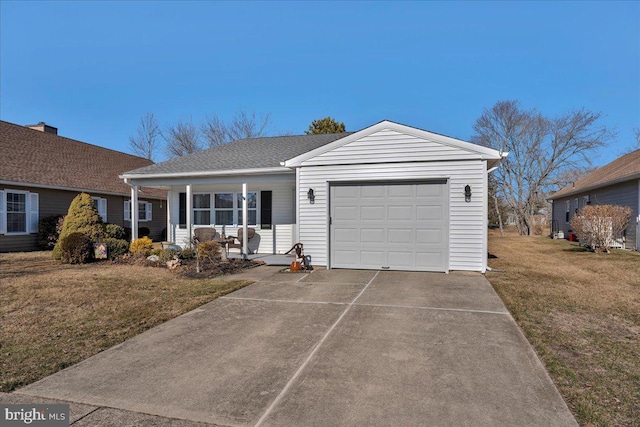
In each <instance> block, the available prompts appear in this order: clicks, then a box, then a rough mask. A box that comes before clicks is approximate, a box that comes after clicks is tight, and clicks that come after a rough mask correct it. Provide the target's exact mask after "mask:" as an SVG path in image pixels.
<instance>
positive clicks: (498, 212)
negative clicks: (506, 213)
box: [493, 194, 504, 237]
mask: <svg viewBox="0 0 640 427" xmlns="http://www.w3.org/2000/svg"><path fill="white" fill-rule="evenodd" d="M493 203H494V206H495V208H496V213H497V214H498V225H499V226H500V236H502V237H504V226H503V225H502V215H500V207H499V206H498V196H496V195H495V194H494V195H493Z"/></svg>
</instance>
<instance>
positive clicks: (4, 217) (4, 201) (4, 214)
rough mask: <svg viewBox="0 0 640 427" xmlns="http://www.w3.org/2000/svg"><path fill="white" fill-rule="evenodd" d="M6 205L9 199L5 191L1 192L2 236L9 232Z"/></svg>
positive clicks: (0, 215)
mask: <svg viewBox="0 0 640 427" xmlns="http://www.w3.org/2000/svg"><path fill="white" fill-rule="evenodd" d="M6 204H7V199H6V196H5V195H4V191H0V234H5V233H6V232H7V228H6V222H7V209H6V208H5V206H6Z"/></svg>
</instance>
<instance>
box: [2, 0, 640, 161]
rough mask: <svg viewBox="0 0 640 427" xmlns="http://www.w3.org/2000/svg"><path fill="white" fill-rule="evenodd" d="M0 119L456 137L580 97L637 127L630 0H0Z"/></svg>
mask: <svg viewBox="0 0 640 427" xmlns="http://www.w3.org/2000/svg"><path fill="white" fill-rule="evenodd" d="M0 12H1V17H0V118H1V119H2V120H6V121H10V122H14V123H18V124H31V123H37V122H39V121H45V122H46V123H48V124H50V125H52V126H56V127H58V128H59V134H60V135H63V136H67V137H69V138H74V139H79V140H81V141H85V142H90V143H93V144H96V145H100V146H104V147H109V148H113V149H117V150H122V151H129V143H128V137H129V135H131V134H133V133H134V132H135V130H136V127H137V124H138V120H139V118H140V116H142V115H143V114H144V113H146V112H153V113H155V115H156V117H157V118H158V119H159V122H160V124H161V125H162V126H165V125H167V124H170V123H175V122H177V121H178V120H180V119H188V118H192V119H193V120H194V121H196V122H197V121H201V120H202V119H203V118H204V117H205V116H206V115H210V114H212V113H216V114H218V115H219V116H221V117H222V118H229V117H231V116H232V115H233V113H234V112H235V111H237V110H239V109H246V110H249V111H251V110H253V111H255V112H256V113H258V114H262V113H271V115H272V122H273V128H272V130H271V133H272V134H278V133H282V132H289V133H294V134H301V133H303V132H304V130H305V129H306V128H307V127H308V125H309V124H310V122H311V121H312V120H313V119H317V118H321V117H325V116H327V115H331V116H332V117H335V118H337V119H338V120H340V121H343V122H345V124H346V126H347V130H359V129H362V128H364V127H367V126H369V125H372V124H374V123H376V122H378V121H380V120H383V119H389V120H393V121H397V122H400V123H403V124H407V125H410V126H415V127H419V128H422V129H427V130H431V131H434V132H438V133H442V134H446V135H450V136H453V137H457V138H461V139H466V140H468V139H469V137H470V136H471V134H472V133H473V131H472V125H473V123H474V122H475V120H476V118H477V117H478V116H479V115H480V114H481V113H482V110H483V109H484V108H488V107H491V106H492V105H493V104H494V103H495V102H496V101H498V100H506V99H517V100H520V101H521V103H522V105H523V106H524V107H528V108H529V107H531V108H532V107H535V108H537V109H539V110H540V111H542V112H543V113H546V114H550V115H554V114H557V113H561V112H566V111H568V110H571V109H574V108H580V107H585V108H587V109H590V110H593V111H601V112H603V113H605V114H606V118H605V123H606V124H607V125H608V126H611V127H612V128H615V129H616V130H617V132H618V138H617V140H616V142H615V144H614V145H612V146H611V147H609V148H608V149H606V150H602V151H601V152H600V155H599V156H598V157H597V158H596V159H594V163H595V164H596V165H602V164H604V163H607V162H608V161H610V160H613V159H614V158H615V157H616V156H617V155H618V154H620V153H621V152H622V151H623V150H624V149H625V148H628V147H631V146H633V144H634V136H633V128H637V127H640V3H639V2H631V1H628V2H513V3H510V2H468V3H467V2H393V3H391V2H389V3H386V2H374V3H367V2H354V3H346V2H331V3H315V2H314V3H310V2H275V3H267V2H256V3H236V2H224V3H217V2H204V1H198V2H152V1H144V2H79V1H72V2H59V1H55V2H54V1H50V2H14V1H1V2H0Z"/></svg>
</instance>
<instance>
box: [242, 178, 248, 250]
mask: <svg viewBox="0 0 640 427" xmlns="http://www.w3.org/2000/svg"><path fill="white" fill-rule="evenodd" d="M248 212H249V210H248V209H247V183H246V182H243V183H242V258H244V259H246V258H247V254H248V253H249V251H248V247H247V246H248V241H249V236H247V234H248V227H247V224H248V223H249V214H248Z"/></svg>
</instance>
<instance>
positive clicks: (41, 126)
mask: <svg viewBox="0 0 640 427" xmlns="http://www.w3.org/2000/svg"><path fill="white" fill-rule="evenodd" d="M26 127H28V128H29V129H33V130H39V131H40V132H45V133H52V134H54V135H57V134H58V128H54V127H53V126H49V125H48V124H46V123H45V122H39V123H38V124H37V125H26Z"/></svg>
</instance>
